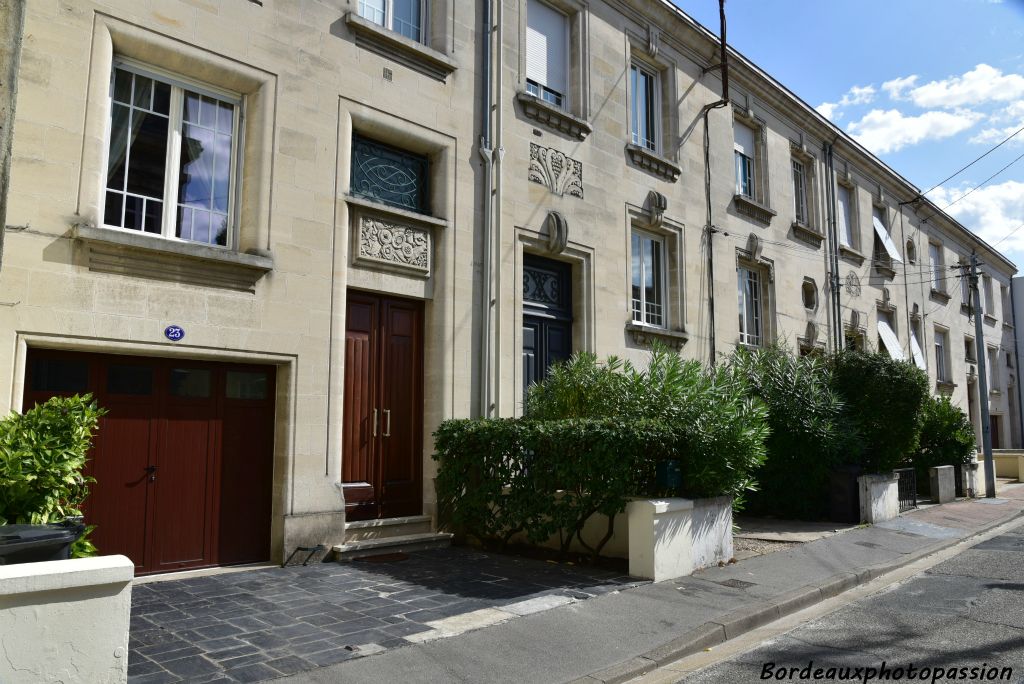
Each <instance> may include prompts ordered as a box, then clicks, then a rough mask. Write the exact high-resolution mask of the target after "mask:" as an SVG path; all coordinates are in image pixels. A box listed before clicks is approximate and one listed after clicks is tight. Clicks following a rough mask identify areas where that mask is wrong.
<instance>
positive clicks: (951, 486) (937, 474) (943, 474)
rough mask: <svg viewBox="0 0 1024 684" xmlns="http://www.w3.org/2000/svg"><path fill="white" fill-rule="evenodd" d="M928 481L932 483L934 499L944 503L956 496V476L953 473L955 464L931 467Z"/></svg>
mask: <svg viewBox="0 0 1024 684" xmlns="http://www.w3.org/2000/svg"><path fill="white" fill-rule="evenodd" d="M928 482H929V484H930V485H931V491H932V501H934V502H936V503H940V504H944V503H949V502H950V501H952V500H953V499H955V498H956V476H955V475H954V473H953V466H951V465H946V466H935V467H934V468H929V469H928Z"/></svg>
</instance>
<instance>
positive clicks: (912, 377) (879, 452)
mask: <svg viewBox="0 0 1024 684" xmlns="http://www.w3.org/2000/svg"><path fill="white" fill-rule="evenodd" d="M829 370H830V372H831V384H832V388H833V390H834V391H835V393H836V394H837V395H838V397H839V399H840V401H842V402H843V407H844V408H843V420H844V421H846V423H847V425H848V426H849V427H850V428H851V429H853V430H855V431H856V434H857V435H858V436H859V444H860V448H859V449H858V450H857V451H856V452H851V453H846V454H843V455H842V458H843V460H844V462H845V463H846V464H854V465H859V466H861V468H863V470H864V472H869V473H884V472H889V471H892V470H893V469H894V468H896V467H898V466H899V465H900V464H901V463H902V462H904V461H905V460H907V459H908V458H910V457H911V455H912V454H914V452H915V451H916V450H917V448H918V438H919V436H920V433H921V421H922V418H923V413H922V409H923V408H924V406H925V402H926V401H928V398H929V391H928V376H927V375H925V373H924V371H922V370H921V369H920V368H918V367H917V366H915V365H914V364H913V363H910V362H909V361H897V360H895V359H892V358H890V357H889V356H888V355H886V354H881V353H867V352H861V351H848V350H847V351H841V352H839V353H837V354H833V355H832V356H830V357H829Z"/></svg>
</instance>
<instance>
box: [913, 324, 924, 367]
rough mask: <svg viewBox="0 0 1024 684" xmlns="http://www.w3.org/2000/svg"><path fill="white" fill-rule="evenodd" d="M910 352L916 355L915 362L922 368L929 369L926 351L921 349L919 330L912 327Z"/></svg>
mask: <svg viewBox="0 0 1024 684" xmlns="http://www.w3.org/2000/svg"><path fill="white" fill-rule="evenodd" d="M910 353H911V354H913V356H914V363H915V364H917V367H918V368H920V369H921V370H928V365H927V364H926V363H925V360H924V352H923V351H921V343H920V342H918V340H917V332H916V331H915V330H914V329H913V328H911V329H910Z"/></svg>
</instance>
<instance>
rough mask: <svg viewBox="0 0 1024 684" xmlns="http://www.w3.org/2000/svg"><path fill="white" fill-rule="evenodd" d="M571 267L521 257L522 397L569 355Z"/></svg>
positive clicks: (536, 258)
mask: <svg viewBox="0 0 1024 684" xmlns="http://www.w3.org/2000/svg"><path fill="white" fill-rule="evenodd" d="M571 274H572V267H571V266H570V265H569V264H566V263H564V262H560V261H554V260H552V259H545V258H543V257H538V256H533V255H530V254H528V255H526V257H525V258H524V260H523V396H524V398H525V396H526V392H527V391H528V390H529V388H530V385H532V384H533V383H535V382H540V381H541V380H543V379H544V378H546V377H547V374H548V369H549V368H551V366H552V364H555V363H557V362H559V361H565V360H567V359H568V358H569V357H570V356H571V355H572V279H571Z"/></svg>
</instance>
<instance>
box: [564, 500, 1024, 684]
mask: <svg viewBox="0 0 1024 684" xmlns="http://www.w3.org/2000/svg"><path fill="white" fill-rule="evenodd" d="M1018 518H1024V511H1018V512H1017V514H1016V515H1012V516H1010V517H1009V518H1006V519H1005V520H1000V521H998V522H994V523H992V524H990V525H986V526H985V527H982V528H979V529H977V530H975V531H973V532H972V533H970V534H968V535H967V536H964V537H959V538H953V539H943V540H940V541H939V542H938V545H937V546H931V547H928V548H925V549H919V550H917V551H912V552H910V553H908V554H907V555H906V556H904V557H903V558H901V559H900V560H898V561H895V562H892V563H886V564H884V565H875V566H872V567H870V568H865V569H863V570H859V571H857V572H842V573H837V574H835V575H832V576H831V577H829V578H827V579H825V580H822V581H821V582H815V583H812V584H808V585H805V586H803V587H798V588H797V589H794V590H792V591H788V592H786V593H784V594H780V595H779V596H776V597H774V598H772V599H766V600H759V601H757V602H756V604H755V605H753V606H748V607H745V608H740V609H738V610H735V611H732V612H731V613H727V614H725V615H723V616H721V617H720V618H718V619H716V620H711V621H708V622H705V623H704V624H702V625H700V626H698V627H695V628H693V629H691V630H689V631H687V632H685V633H684V634H682V635H680V636H679V637H676V638H675V639H673V640H671V641H669V642H668V643H666V644H663V645H661V646H659V647H658V648H655V649H653V650H650V651H647V652H646V653H642V654H640V655H639V656H635V657H633V658H630V659H629V660H626V661H624V662H621V663H618V664H617V665H612V666H611V667H606V668H603V669H601V670H596V671H594V672H591V673H590V674H589V675H586V676H584V677H580V678H579V679H574V680H572V681H571V682H569V683H568V684H598V683H600V684H623V682H628V681H630V680H632V679H636V678H637V677H641V676H643V675H645V674H647V673H648V672H651V671H653V670H656V669H657V668H659V667H662V666H663V665H666V664H668V663H671V662H674V661H676V660H679V659H681V658H685V657H687V656H690V655H693V654H694V653H698V652H700V651H703V650H704V649H707V648H710V647H712V646H717V645H718V644H721V643H724V642H726V641H729V640H731V639H735V638H736V637H738V636H740V635H742V634H746V633H747V632H752V631H753V630H755V629H757V628H758V627H761V626H763V625H766V624H768V623H769V622H774V621H775V620H778V619H779V618H783V617H785V616H787V615H791V614H792V613H796V612H798V611H800V610H803V609H804V608H808V607H810V606H813V605H815V604H818V603H821V602H822V601H825V600H827V599H830V598H834V597H836V596H839V595H840V594H843V593H845V592H847V591H849V590H850V589H853V588H854V587H857V586H860V585H862V584H867V583H868V582H870V581H872V580H874V579H877V578H879V577H881V576H883V575H887V574H889V573H890V572H893V571H894V570H898V569H900V568H902V567H904V566H907V565H910V564H911V563H913V562H915V561H917V560H920V559H921V558H924V557H926V556H930V555H932V554H934V553H938V552H939V551H942V550H944V549H948V548H949V547H951V546H955V545H956V544H960V543H961V542H964V541H967V540H968V539H973V538H974V537H978V536H980V535H982V534H985V533H986V532H988V531H989V530H993V529H995V528H997V527H999V526H1000V525H1005V524H1007V523H1010V522H1013V521H1014V520H1017V519H1018Z"/></svg>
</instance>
